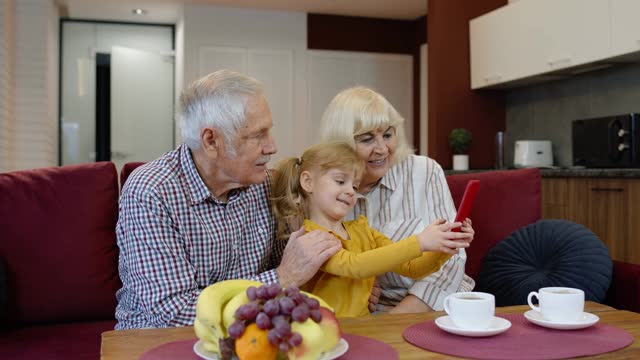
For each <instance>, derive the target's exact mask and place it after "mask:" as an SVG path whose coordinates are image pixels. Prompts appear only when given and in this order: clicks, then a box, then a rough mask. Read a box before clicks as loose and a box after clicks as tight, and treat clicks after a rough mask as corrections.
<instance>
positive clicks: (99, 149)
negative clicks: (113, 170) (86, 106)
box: [96, 53, 111, 161]
mask: <svg viewBox="0 0 640 360" xmlns="http://www.w3.org/2000/svg"><path fill="white" fill-rule="evenodd" d="M110 160H111V55H110V54H103V53H97V54H96V161H110Z"/></svg>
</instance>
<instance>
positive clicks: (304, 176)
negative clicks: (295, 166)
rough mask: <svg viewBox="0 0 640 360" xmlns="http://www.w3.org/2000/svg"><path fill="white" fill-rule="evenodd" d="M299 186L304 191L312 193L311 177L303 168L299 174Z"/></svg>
mask: <svg viewBox="0 0 640 360" xmlns="http://www.w3.org/2000/svg"><path fill="white" fill-rule="evenodd" d="M300 186H301V187H302V189H303V190H304V191H305V192H306V193H308V194H311V193H313V177H312V176H311V173H310V172H309V171H306V170H305V171H303V172H302V173H301V174H300Z"/></svg>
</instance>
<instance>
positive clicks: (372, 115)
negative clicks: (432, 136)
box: [321, 86, 413, 164]
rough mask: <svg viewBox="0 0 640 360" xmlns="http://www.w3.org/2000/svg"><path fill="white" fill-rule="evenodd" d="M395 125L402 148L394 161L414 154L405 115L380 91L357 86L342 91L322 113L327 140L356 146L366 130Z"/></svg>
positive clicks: (397, 151) (400, 147) (323, 135)
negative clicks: (359, 137)
mask: <svg viewBox="0 0 640 360" xmlns="http://www.w3.org/2000/svg"><path fill="white" fill-rule="evenodd" d="M388 126H392V127H393V128H394V129H395V132H396V137H397V141H398V147H397V148H396V150H395V155H394V159H393V164H397V163H399V162H401V161H403V160H405V159H406V158H407V156H409V154H412V153H413V149H412V148H411V146H409V144H408V143H407V139H406V137H405V134H404V118H403V117H402V116H401V115H400V114H399V113H398V111H397V110H396V109H395V108H394V107H393V105H391V104H390V103H389V101H387V99H385V97H384V96H382V95H380V94H378V93H377V92H375V91H373V90H371V89H369V88H366V87H363V86H356V87H352V88H349V89H346V90H342V91H341V92H340V93H338V95H336V96H335V97H334V98H333V100H331V102H330V103H329V106H327V109H326V110H325V112H324V114H323V115H322V125H321V134H322V139H323V140H324V141H344V142H346V143H348V144H350V145H351V146H352V147H353V148H354V149H355V147H356V143H355V139H354V138H355V137H356V136H358V135H361V134H364V133H366V132H369V131H372V130H375V129H378V128H384V127H388Z"/></svg>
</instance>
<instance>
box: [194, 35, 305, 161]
mask: <svg viewBox="0 0 640 360" xmlns="http://www.w3.org/2000/svg"><path fill="white" fill-rule="evenodd" d="M199 52H200V54H199V62H198V77H200V76H204V75H207V74H209V73H211V72H214V71H217V70H222V69H229V70H233V71H238V72H240V73H243V74H247V75H249V76H251V77H254V78H256V79H258V80H259V81H260V82H262V84H263V86H264V91H265V97H266V98H267V101H268V102H269V107H270V108H271V115H272V118H273V135H274V137H275V140H276V146H277V148H278V152H277V153H276V154H275V156H274V157H273V159H272V161H271V164H270V166H275V164H276V162H277V161H278V160H279V159H282V158H284V157H289V156H298V149H296V147H295V145H296V144H295V134H296V133H297V132H300V131H304V130H300V128H301V129H304V128H305V127H304V124H301V121H297V122H296V121H294V116H293V107H294V84H293V81H294V75H293V74H294V60H293V59H294V55H293V50H289V49H254V48H243V47H217V46H202V47H200V50H199Z"/></svg>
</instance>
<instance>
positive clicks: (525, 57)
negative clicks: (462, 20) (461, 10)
mask: <svg viewBox="0 0 640 360" xmlns="http://www.w3.org/2000/svg"><path fill="white" fill-rule="evenodd" d="M609 1H618V0H562V1H557V0H536V1H518V2H516V3H511V4H509V5H508V6H504V7H501V8H499V9H497V10H494V11H492V12H490V13H487V14H485V15H482V16H480V17H478V18H475V19H473V20H471V21H470V22H469V39H470V54H471V88H472V89H478V88H482V87H488V86H493V85H496V84H501V83H508V82H510V81H515V80H520V79H526V78H530V77H533V76H537V75H540V74H545V73H550V72H555V71H557V70H562V69H568V68H572V67H576V66H580V65H584V64H589V63H593V62H595V61H598V60H602V59H605V58H607V57H611V37H610V35H611V17H610V13H611V11H610V2H609ZM631 1H633V0H631ZM577 14H579V15H577ZM634 24H636V23H634ZM554 77H557V76H551V75H550V78H554ZM541 78H543V77H541Z"/></svg>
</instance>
